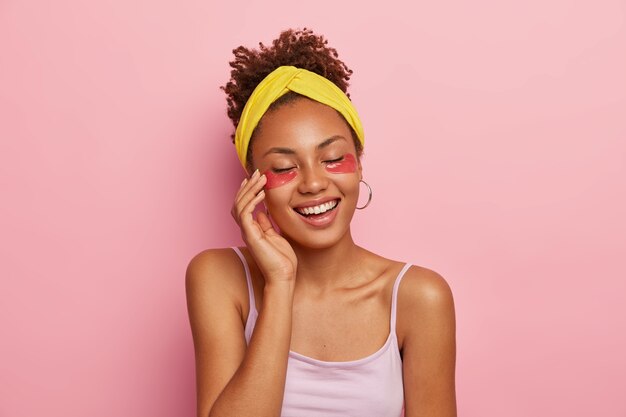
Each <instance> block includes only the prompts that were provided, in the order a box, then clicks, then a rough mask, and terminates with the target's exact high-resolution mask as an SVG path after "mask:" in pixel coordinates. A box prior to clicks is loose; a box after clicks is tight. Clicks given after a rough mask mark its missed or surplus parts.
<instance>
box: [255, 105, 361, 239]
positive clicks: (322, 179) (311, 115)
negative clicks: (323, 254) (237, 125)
mask: <svg viewBox="0 0 626 417" xmlns="http://www.w3.org/2000/svg"><path fill="white" fill-rule="evenodd" d="M252 164H253V167H254V168H258V169H259V171H260V172H261V173H265V174H266V176H267V178H268V181H267V184H266V187H265V189H266V191H265V206H266V207H267V209H268V210H269V212H270V215H271V217H272V219H273V220H274V222H275V223H276V224H277V225H278V227H279V228H280V230H281V232H282V234H283V235H284V236H285V237H287V238H288V239H290V240H291V241H293V242H295V243H297V244H299V245H301V246H304V247H310V248H323V247H328V246H330V245H332V244H334V243H336V242H338V241H339V240H340V239H341V238H342V237H344V236H345V235H346V233H347V232H348V231H349V228H350V220H351V219H352V215H353V214H354V209H355V207H356V204H357V201H358V197H359V181H360V179H361V164H360V162H359V160H358V158H357V155H356V149H355V146H354V141H353V139H352V134H351V130H350V128H349V126H348V124H347V123H346V121H345V120H344V119H343V117H342V116H341V115H340V114H339V113H337V111H335V110H334V109H333V108H331V107H328V106H326V105H324V104H321V103H318V102H316V101H313V100H310V99H306V98H302V99H298V100H296V101H294V102H290V103H287V104H284V105H282V106H280V107H278V108H277V109H276V110H273V111H271V112H268V113H266V114H265V115H264V116H263V119H262V125H260V126H259V129H258V130H257V132H256V133H255V135H254V145H253V147H252Z"/></svg>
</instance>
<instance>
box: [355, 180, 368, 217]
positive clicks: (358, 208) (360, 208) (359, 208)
mask: <svg viewBox="0 0 626 417" xmlns="http://www.w3.org/2000/svg"><path fill="white" fill-rule="evenodd" d="M359 182H362V183H363V184H365V186H366V187H367V191H368V192H369V196H368V197H367V203H365V205H364V206H363V207H356V209H357V210H363V209H364V208H365V207H367V206H369V205H370V202H371V201H372V187H370V185H369V184H368V183H366V182H365V181H363V180H360V181H359Z"/></svg>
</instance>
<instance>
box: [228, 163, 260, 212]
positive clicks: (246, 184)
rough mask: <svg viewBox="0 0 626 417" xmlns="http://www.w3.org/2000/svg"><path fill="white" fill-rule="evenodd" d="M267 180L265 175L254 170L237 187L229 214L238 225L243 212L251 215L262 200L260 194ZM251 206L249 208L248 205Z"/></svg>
mask: <svg viewBox="0 0 626 417" xmlns="http://www.w3.org/2000/svg"><path fill="white" fill-rule="evenodd" d="M266 181H267V178H266V177H265V175H260V174H259V171H258V170H256V171H254V173H253V174H252V176H251V177H250V179H244V181H243V182H242V183H241V186H240V187H239V191H238V192H237V195H236V197H235V203H234V204H233V209H232V210H231V214H232V215H233V217H234V218H235V220H236V221H237V223H239V220H240V219H241V216H242V215H243V214H244V212H249V213H252V212H253V211H254V207H255V206H256V205H257V204H258V203H259V202H260V201H262V200H263V198H262V196H264V193H261V191H262V190H263V187H264V186H265V183H266ZM251 204H252V206H251V207H250V205H251Z"/></svg>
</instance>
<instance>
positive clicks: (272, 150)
mask: <svg viewBox="0 0 626 417" xmlns="http://www.w3.org/2000/svg"><path fill="white" fill-rule="evenodd" d="M342 139H343V140H346V138H344V137H343V136H341V135H335V136H331V137H329V138H328V139H326V140H324V141H323V142H322V143H320V144H319V145H317V146H316V148H317V150H321V149H324V148H326V147H327V146H329V145H330V144H331V143H333V142H336V141H338V140H342ZM271 153H280V154H285V155H295V153H296V151H294V150H293V149H291V148H282V147H274V148H270V149H269V150H268V151H267V152H265V153H264V154H263V157H266V156H267V155H269V154H271Z"/></svg>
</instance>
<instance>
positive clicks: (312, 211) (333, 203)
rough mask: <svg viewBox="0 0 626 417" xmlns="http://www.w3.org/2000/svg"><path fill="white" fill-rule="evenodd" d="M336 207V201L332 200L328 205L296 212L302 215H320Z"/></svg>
mask: <svg viewBox="0 0 626 417" xmlns="http://www.w3.org/2000/svg"><path fill="white" fill-rule="evenodd" d="M336 205H337V200H333V201H329V202H328V203H324V204H320V205H318V206H313V207H304V208H298V209H296V210H298V212H300V213H302V214H320V213H325V212H327V211H328V210H331V209H333V208H335V206H336Z"/></svg>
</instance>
